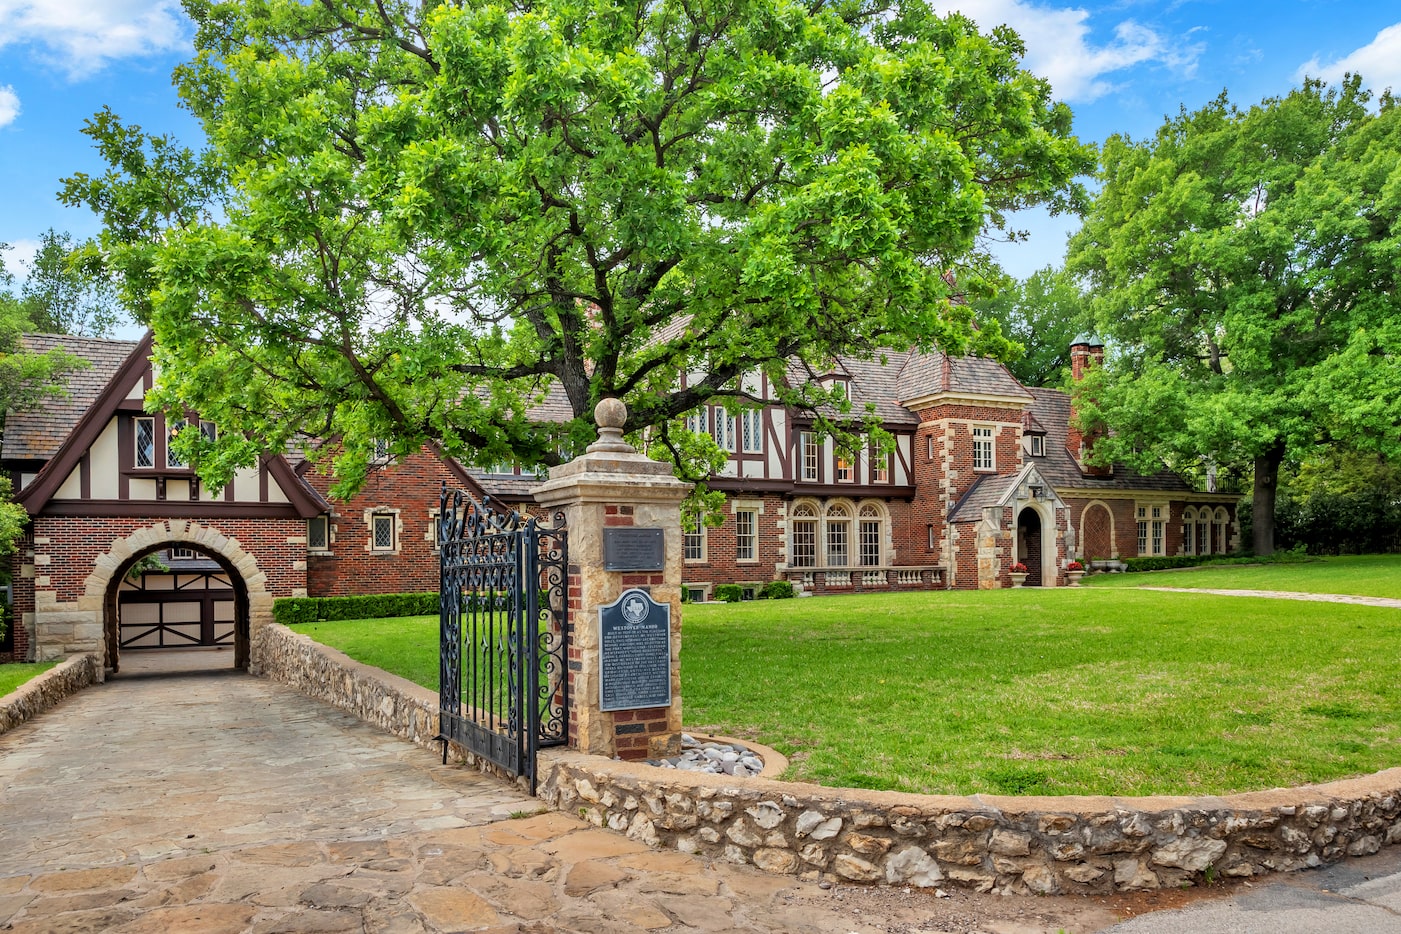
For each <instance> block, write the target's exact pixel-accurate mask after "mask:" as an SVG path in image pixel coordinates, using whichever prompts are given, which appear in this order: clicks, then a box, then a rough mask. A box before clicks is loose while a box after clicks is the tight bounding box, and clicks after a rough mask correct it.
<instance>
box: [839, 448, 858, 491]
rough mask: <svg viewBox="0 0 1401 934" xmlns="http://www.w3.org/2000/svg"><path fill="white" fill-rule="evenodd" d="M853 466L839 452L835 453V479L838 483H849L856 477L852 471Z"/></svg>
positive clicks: (848, 459) (849, 459)
mask: <svg viewBox="0 0 1401 934" xmlns="http://www.w3.org/2000/svg"><path fill="white" fill-rule="evenodd" d="M853 466H854V465H853V464H852V462H851V458H849V457H847V456H846V455H845V454H843V453H841V452H840V451H838V452H837V472H836V479H837V482H838V483H850V482H851V481H852V478H853V477H855V476H856V471H855V470H854V469H853Z"/></svg>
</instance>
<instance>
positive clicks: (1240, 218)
mask: <svg viewBox="0 0 1401 934" xmlns="http://www.w3.org/2000/svg"><path fill="white" fill-rule="evenodd" d="M1360 88H1361V82H1360V79H1358V78H1356V77H1350V78H1348V79H1347V80H1346V81H1345V82H1344V83H1343V84H1342V85H1341V86H1340V87H1337V88H1332V89H1329V88H1327V87H1325V86H1324V85H1323V84H1322V83H1320V82H1316V81H1309V82H1306V83H1305V84H1304V86H1303V87H1302V88H1299V89H1296V90H1294V91H1293V92H1291V93H1290V94H1288V95H1287V96H1285V97H1282V98H1271V99H1269V100H1266V101H1264V102H1263V103H1261V104H1260V105H1258V106H1256V107H1252V108H1251V109H1250V110H1248V111H1240V110H1237V109H1236V108H1235V107H1233V106H1232V105H1231V104H1230V102H1229V101H1228V100H1227V98H1226V96H1225V95H1224V94H1223V95H1222V96H1221V97H1220V98H1218V99H1217V100H1215V101H1213V102H1212V103H1211V104H1209V105H1207V106H1206V107H1204V108H1202V109H1201V110H1198V111H1195V112H1193V113H1187V112H1186V111H1185V110H1184V111H1183V113H1181V114H1180V115H1179V116H1177V117H1176V118H1173V119H1170V120H1168V121H1167V122H1166V123H1165V124H1164V126H1163V127H1162V129H1160V130H1159V131H1158V133H1157V135H1156V137H1155V138H1154V139H1152V140H1149V141H1146V142H1141V143H1135V142H1133V141H1131V140H1129V139H1126V138H1124V137H1117V136H1116V137H1112V138H1111V139H1110V140H1109V141H1108V142H1107V143H1106V144H1105V147H1104V152H1103V171H1102V179H1103V183H1104V184H1103V189H1102V191H1101V192H1100V194H1099V196H1098V197H1097V198H1096V199H1095V202H1094V205H1093V207H1092V209H1091V210H1090V212H1089V215H1088V217H1087V219H1086V223H1085V226H1084V228H1083V229H1082V230H1081V232H1080V233H1079V234H1077V235H1076V237H1075V238H1074V239H1073V241H1072V245H1071V252H1070V261H1069V262H1070V266H1071V268H1072V269H1073V270H1075V271H1078V272H1083V273H1087V274H1088V275H1089V276H1090V278H1091V281H1092V282H1093V287H1094V294H1095V302H1094V307H1095V313H1096V319H1097V322H1098V327H1099V328H1100V330H1101V331H1102V333H1104V335H1105V336H1106V337H1109V338H1111V339H1112V342H1111V343H1112V346H1111V348H1110V349H1111V357H1110V360H1109V362H1108V365H1107V366H1106V367H1105V368H1104V370H1103V371H1102V372H1101V373H1100V374H1098V375H1097V377H1096V378H1095V379H1092V380H1089V381H1087V382H1086V383H1085V384H1083V385H1082V386H1081V387H1080V388H1079V390H1078V391H1079V395H1080V400H1081V403H1082V410H1083V411H1084V412H1085V417H1086V419H1087V420H1093V419H1102V420H1103V421H1104V422H1106V423H1107V424H1108V425H1109V426H1110V427H1111V428H1112V429H1113V431H1114V435H1113V437H1112V438H1111V439H1109V442H1108V443H1106V444H1103V445H1101V446H1100V447H1098V448H1097V449H1096V452H1097V455H1099V456H1101V457H1103V458H1128V459H1131V460H1137V461H1139V462H1152V461H1154V460H1156V459H1157V458H1160V457H1161V458H1166V459H1167V460H1168V461H1169V463H1171V464H1172V465H1173V466H1175V467H1179V468H1182V467H1188V468H1191V467H1193V466H1194V465H1197V466H1199V465H1201V464H1202V463H1203V462H1211V463H1214V464H1216V465H1219V466H1220V467H1221V468H1222V469H1223V470H1234V471H1237V472H1240V473H1242V474H1244V475H1246V476H1248V477H1249V478H1250V479H1251V481H1252V482H1253V487H1254V494H1253V501H1252V514H1253V519H1254V523H1253V539H1254V541H1253V544H1254V549H1255V551H1256V553H1258V554H1268V553H1270V552H1271V551H1273V548H1274V535H1273V524H1274V513H1275V494H1276V487H1277V482H1278V476H1279V469H1280V465H1281V463H1282V462H1283V461H1284V459H1285V456H1286V454H1288V453H1289V452H1291V451H1303V450H1313V449H1314V447H1315V446H1316V445H1320V444H1322V445H1328V444H1332V443H1334V442H1336V441H1338V440H1342V441H1343V442H1344V443H1345V444H1346V445H1349V446H1358V447H1361V448H1363V449H1370V450H1372V451H1374V452H1378V453H1386V452H1395V451H1396V449H1397V444H1398V439H1401V431H1398V415H1399V414H1401V405H1398V403H1401V375H1399V374H1398V366H1399V365H1401V364H1398V357H1397V352H1398V350H1401V316H1399V315H1398V314H1397V312H1398V310H1401V309H1398V305H1397V302H1398V297H1397V291H1396V278H1397V272H1398V269H1397V261H1396V257H1397V256H1398V255H1401V254H1399V253H1398V247H1401V243H1398V240H1397V222H1398V221H1397V219H1398V217H1401V211H1398V208H1399V207H1401V204H1398V201H1399V200H1401V164H1399V160H1401V111H1398V110H1397V108H1396V107H1395V106H1394V101H1393V100H1392V99H1391V98H1390V96H1389V95H1387V96H1384V97H1383V98H1382V100H1381V102H1380V108H1379V110H1378V112H1376V113H1370V112H1369V111H1368V109H1367V105H1368V95H1367V94H1366V93H1365V92H1363V91H1362V90H1361V89H1360Z"/></svg>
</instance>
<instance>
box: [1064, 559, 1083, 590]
mask: <svg viewBox="0 0 1401 934" xmlns="http://www.w3.org/2000/svg"><path fill="white" fill-rule="evenodd" d="M1084 576H1085V566H1084V565H1083V564H1081V563H1080V562H1079V561H1072V562H1070V563H1069V564H1067V565H1066V566H1065V579H1066V580H1067V581H1069V582H1070V586H1071V587H1079V586H1080V578H1082V577H1084Z"/></svg>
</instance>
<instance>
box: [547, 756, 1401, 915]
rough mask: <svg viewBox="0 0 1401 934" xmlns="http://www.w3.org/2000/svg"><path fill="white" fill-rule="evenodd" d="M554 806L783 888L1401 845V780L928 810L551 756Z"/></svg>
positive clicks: (1013, 887)
mask: <svg viewBox="0 0 1401 934" xmlns="http://www.w3.org/2000/svg"><path fill="white" fill-rule="evenodd" d="M541 759H542V762H541V773H542V775H543V776H545V777H544V778H543V780H542V782H541V787H540V793H539V794H540V797H541V798H542V799H543V800H544V801H545V803H546V804H548V805H550V806H551V807H552V808H554V809H556V810H559V811H565V812H568V813H578V814H580V815H582V816H583V817H584V818H585V819H586V820H588V821H590V822H591V823H594V824H596V825H598V826H600V827H608V828H610V829H613V830H617V831H620V832H624V833H626V834H627V835H628V836H629V837H632V838H634V839H636V840H640V841H642V842H645V843H647V844H649V845H651V846H662V847H673V848H675V849H678V850H680V851H682V852H686V853H702V854H705V855H707V856H713V857H717V858H720V859H725V860H729V861H731V862H736V863H751V864H753V865H755V866H757V867H759V868H760V869H764V870H766V871H769V872H775V873H797V874H800V875H803V876H805V877H807V878H812V879H815V878H822V877H828V878H837V879H842V880H846V881H851V882H883V883H888V884H891V885H916V886H932V885H961V886H966V887H971V888H975V889H977V890H979V891H984V892H1001V893H1008V894H1040V895H1054V894H1072V893H1080V894H1090V893H1107V892H1115V891H1120V892H1125V891H1143V890H1151V889H1157V888H1164V887H1177V886H1182V885H1189V884H1192V883H1194V882H1197V881H1200V880H1202V879H1203V878H1204V877H1205V876H1206V875H1207V874H1208V873H1210V874H1215V875H1226V876H1233V877H1249V876H1255V875H1258V874H1261V873H1267V872H1272V871H1290V870H1295V869H1303V868H1306V867H1313V866H1319V865H1322V864H1324V863H1328V862H1333V861H1335V860H1338V859H1340V858H1342V857H1344V856H1362V855H1368V854H1371V853H1375V852H1377V850H1378V849H1380V848H1381V846H1382V845H1383V844H1389V843H1396V842H1401V769H1389V770H1387V771H1385V772H1379V773H1377V774H1376V775H1371V776H1367V777H1364V778H1359V779H1351V780H1347V781H1340V782H1332V783H1330V784H1327V785H1317V786H1310V787H1304V788H1297V789H1289V790H1275V791H1265V792H1252V793H1248V794H1239V795H1231V796H1228V797H1201V798H1186V797H1183V798H1169V797H1150V798H1107V797H1065V798H1053V797H1047V798H1032V797H1027V798H1017V797H994V796H986V795H977V796H972V797H955V796H935V795H913V794H902V793H896V792H878V791H865V790H861V789H851V788H825V787H821V786H817V785H805V784H799V783H790V782H778V781H770V780H765V779H748V780H746V781H744V782H736V781H735V780H734V779H732V778H727V777H726V776H709V775H702V774H699V773H690V772H687V773H679V772H675V771H672V770H660V769H656V768H653V767H650V766H646V765H638V764H634V763H622V762H613V761H609V760H606V759H600V758H598V757H591V756H583V755H579V754H578V753H571V752H561V751H557V750H549V751H547V752H546V753H542V756H541Z"/></svg>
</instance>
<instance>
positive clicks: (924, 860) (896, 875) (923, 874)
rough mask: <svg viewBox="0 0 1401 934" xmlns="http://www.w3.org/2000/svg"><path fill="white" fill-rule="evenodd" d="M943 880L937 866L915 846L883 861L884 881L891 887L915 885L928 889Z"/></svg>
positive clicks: (930, 857) (908, 847) (906, 848)
mask: <svg viewBox="0 0 1401 934" xmlns="http://www.w3.org/2000/svg"><path fill="white" fill-rule="evenodd" d="M943 880H944V874H943V872H941V871H940V869H939V864H938V863H937V862H936V861H935V860H934V857H932V856H930V855H929V854H928V853H926V852H925V851H924V850H922V849H920V848H919V847H917V846H907V847H905V848H904V849H903V850H899V851H898V852H896V853H893V854H891V855H890V857H888V858H887V859H886V861H885V881H886V882H889V883H890V884H891V885H916V886H919V887H920V888H930V887H932V886H935V885H938V884H939V883H940V882H942V881H943Z"/></svg>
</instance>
